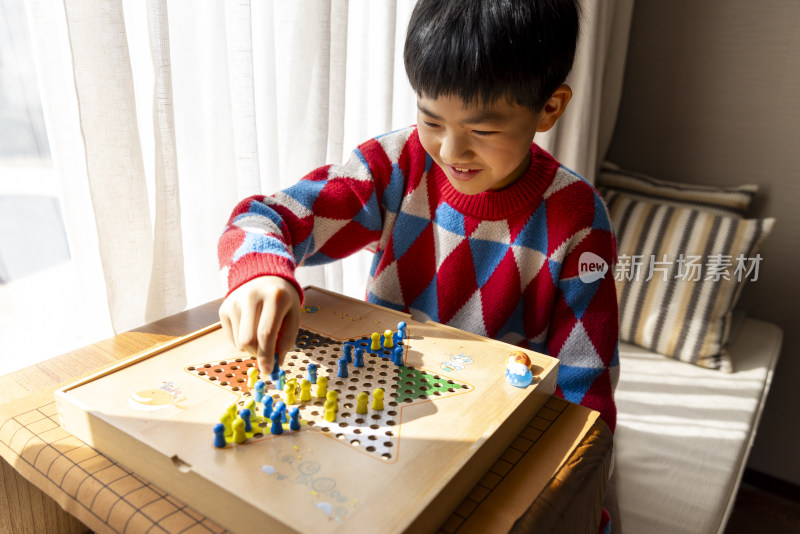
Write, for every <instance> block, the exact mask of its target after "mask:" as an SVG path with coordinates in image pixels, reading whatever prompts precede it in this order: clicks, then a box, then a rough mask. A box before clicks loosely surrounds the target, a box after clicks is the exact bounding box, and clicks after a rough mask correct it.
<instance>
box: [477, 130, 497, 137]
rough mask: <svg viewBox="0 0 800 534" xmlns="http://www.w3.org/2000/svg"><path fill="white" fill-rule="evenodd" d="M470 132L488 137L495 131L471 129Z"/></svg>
mask: <svg viewBox="0 0 800 534" xmlns="http://www.w3.org/2000/svg"><path fill="white" fill-rule="evenodd" d="M472 133H474V134H475V135H480V136H482V137H488V136H490V135H494V134H496V133H497V132H493V131H487V130H472Z"/></svg>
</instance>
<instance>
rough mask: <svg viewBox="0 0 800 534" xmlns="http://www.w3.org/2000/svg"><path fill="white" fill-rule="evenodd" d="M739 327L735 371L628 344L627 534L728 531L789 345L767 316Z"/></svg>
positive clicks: (620, 490) (622, 507)
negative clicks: (781, 355) (783, 352)
mask: <svg viewBox="0 0 800 534" xmlns="http://www.w3.org/2000/svg"><path fill="white" fill-rule="evenodd" d="M737 330H738V332H735V334H734V336H735V337H733V338H732V341H731V343H730V344H729V350H730V355H731V359H732V360H733V368H734V369H735V370H736V372H734V373H732V374H728V373H720V372H719V371H714V370H710V369H703V368H701V367H697V366H695V365H690V364H686V363H682V362H680V361H677V360H673V359H669V358H665V357H664V356H661V355H658V354H655V353H652V352H649V351H648V350H646V349H643V348H639V347H636V346H634V345H630V344H627V343H621V344H620V380H619V384H618V386H617V389H616V401H617V409H618V416H617V417H618V418H617V428H616V433H615V440H614V441H615V452H616V455H615V456H616V457H615V466H614V470H615V473H614V477H615V479H616V490H617V500H618V504H619V512H620V526H621V527H622V532H623V533H632V534H636V533H647V534H658V533H662V532H663V533H669V534H675V533H698V534H699V533H702V534H708V533H713V532H722V531H723V530H724V527H725V523H726V521H727V519H728V516H729V515H730V510H731V507H732V504H733V500H734V498H735V496H736V492H737V490H738V487H739V482H740V480H741V475H742V471H743V470H744V466H745V463H746V461H747V456H748V454H749V452H750V448H751V446H752V443H753V438H754V436H755V431H756V428H757V426H758V421H759V419H760V416H761V411H762V408H763V405H764V401H765V399H766V394H767V392H768V390H769V385H770V382H771V379H772V372H773V369H774V367H775V363H776V361H777V358H778V354H779V352H780V347H781V341H782V332H781V330H780V329H779V328H778V327H777V326H775V325H773V324H771V323H766V322H764V321H759V320H757V319H750V318H747V319H744V321H743V322H742V324H741V328H738V329H737Z"/></svg>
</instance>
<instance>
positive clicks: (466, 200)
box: [428, 143, 560, 220]
mask: <svg viewBox="0 0 800 534" xmlns="http://www.w3.org/2000/svg"><path fill="white" fill-rule="evenodd" d="M559 166H560V165H559V163H558V162H557V161H556V160H555V158H553V156H551V155H550V154H549V153H548V152H547V151H545V150H544V149H542V148H541V147H539V146H538V145H536V144H535V143H534V144H532V145H531V162H530V165H528V168H527V169H526V170H525V172H524V173H522V176H520V177H519V179H518V180H517V181H516V182H514V183H513V184H511V185H510V186H508V187H506V188H505V189H501V190H500V191H485V192H483V193H478V194H477V195H465V194H463V193H459V192H458V191H457V190H456V189H455V188H454V187H453V186H452V185H451V184H450V180H448V179H447V176H446V175H445V174H444V171H443V170H442V169H441V168H440V167H439V166H438V165H437V164H436V163H434V164H433V165H432V166H431V169H430V172H429V174H428V175H429V176H430V177H432V178H433V179H434V180H435V181H436V186H437V189H438V190H439V193H440V194H441V199H442V200H444V201H445V202H447V203H448V204H449V205H450V206H452V207H453V208H454V209H456V210H458V211H460V212H461V213H463V214H464V215H471V216H473V217H479V218H481V219H489V220H498V219H505V218H507V217H509V216H510V215H512V214H514V213H516V212H517V211H519V210H521V209H523V208H525V207H526V206H530V205H531V204H532V203H536V204H538V203H539V202H540V201H541V198H542V195H543V194H544V192H545V191H546V190H547V188H548V187H550V184H551V183H552V182H553V178H554V177H555V174H556V171H557V170H558V168H559Z"/></svg>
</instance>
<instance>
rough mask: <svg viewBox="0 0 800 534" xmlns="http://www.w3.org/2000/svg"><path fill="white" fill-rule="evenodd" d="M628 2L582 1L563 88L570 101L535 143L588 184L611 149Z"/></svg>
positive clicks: (630, 8)
mask: <svg viewBox="0 0 800 534" xmlns="http://www.w3.org/2000/svg"><path fill="white" fill-rule="evenodd" d="M633 2H634V0H602V1H596V0H582V1H581V7H582V10H583V19H582V20H581V37H580V40H579V41H578V50H577V52H576V54H575V65H574V66H573V68H572V72H571V73H570V76H569V79H568V80H567V83H568V84H569V86H570V87H571V88H572V94H573V96H572V100H571V101H570V103H569V106H567V111H566V112H565V113H564V115H562V116H561V118H560V119H559V121H558V122H557V123H556V125H555V127H554V128H553V129H552V130H550V131H549V132H547V133H545V134H543V135H541V136H539V137H537V142H538V143H539V145H541V146H542V148H544V149H545V150H548V151H549V152H550V153H552V154H553V155H555V156H556V157H557V158H558V160H559V161H560V162H561V163H562V164H564V165H566V166H567V167H569V168H570V169H572V170H574V171H575V172H577V173H578V174H580V175H581V176H583V177H584V178H586V179H587V180H589V181H590V182H592V183H594V179H595V177H596V176H597V170H598V169H599V167H600V164H601V163H602V161H603V158H604V157H605V154H606V152H607V151H608V147H609V145H610V144H611V136H612V134H613V133H614V124H615V123H616V119H617V109H618V108H619V99H620V97H621V96H622V79H623V74H624V71H625V56H626V54H627V50H628V35H629V30H630V25H631V18H632V16H633Z"/></svg>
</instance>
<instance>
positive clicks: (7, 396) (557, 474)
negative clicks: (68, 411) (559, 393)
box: [0, 301, 612, 533]
mask: <svg viewBox="0 0 800 534" xmlns="http://www.w3.org/2000/svg"><path fill="white" fill-rule="evenodd" d="M219 305H220V301H213V302H210V303H208V304H205V305H202V306H198V307H196V308H193V309H190V310H187V311H184V312H181V313H179V314H176V315H174V316H171V317H167V318H165V319H162V320H160V321H155V322H153V323H150V324H148V325H145V326H143V327H141V328H137V329H135V330H132V331H130V332H125V333H123V334H119V335H117V336H114V337H112V338H109V339H106V340H104V341H100V342H98V343H95V344H93V345H89V346H87V347H84V348H81V349H78V350H75V351H72V352H69V353H67V354H64V355H62V356H59V357H57V358H53V359H51V360H48V361H45V362H42V363H40V364H37V365H34V366H31V367H28V368H25V369H22V370H20V371H17V372H14V373H11V374H9V375H5V376H0V403H3V404H2V405H0V457H2V459H1V460H0V532H13V533H28V532H30V533H38V532H54V533H61V532H64V533H72V532H75V533H82V532H87V531H90V530H94V531H99V532H102V531H114V530H113V529H111V528H110V527H108V523H114V522H115V521H116V523H115V524H116V525H117V529H118V530H120V531H126V532H139V531H144V530H149V531H152V532H180V531H186V532H223V531H224V529H222V528H220V527H219V526H218V525H216V524H214V523H213V522H212V521H211V520H209V519H207V518H205V517H204V516H203V515H202V514H200V513H198V512H197V511H195V510H193V509H192V508H191V507H190V506H187V505H186V504H184V503H182V502H180V501H177V500H176V499H174V498H172V497H171V496H170V495H167V494H166V493H164V492H163V491H161V490H159V488H156V487H154V486H152V485H151V484H149V483H148V482H147V481H146V480H142V479H141V478H140V477H137V476H136V475H135V474H134V473H130V472H129V471H125V470H124V468H122V467H121V466H117V465H115V464H114V463H113V462H110V461H109V460H107V459H106V458H105V457H103V456H102V455H99V454H98V453H97V452H96V451H94V450H93V449H91V448H89V447H88V446H86V445H85V444H82V443H81V442H78V440H77V439H76V438H74V437H72V436H70V435H68V434H66V433H65V432H64V431H63V430H61V429H60V428H57V424H56V420H57V417H56V414H55V408H54V402H53V391H54V390H55V389H56V388H57V387H60V386H62V385H65V384H67V383H70V382H73V381H76V380H78V379H80V378H82V377H85V376H88V375H90V374H92V373H94V372H97V371H98V370H99V369H101V368H103V367H105V366H110V365H112V364H114V363H116V362H117V361H119V360H121V359H125V358H127V357H129V356H131V355H133V354H136V353H138V352H141V351H144V350H148V349H151V348H153V347H155V346H157V345H159V344H162V343H165V342H167V341H170V340H172V339H174V338H175V337H178V336H182V335H185V334H188V333H190V332H193V331H195V330H198V329H200V328H202V327H205V326H207V325H209V324H212V323H214V322H216V321H217V320H218V315H217V311H218V309H219ZM23 442H24V443H23ZM565 443H570V446H569V447H566V446H565V445H564V444H565ZM611 446H612V439H611V434H610V432H609V430H608V427H606V425H605V424H603V423H602V421H600V420H599V419H598V418H597V413H596V412H592V411H590V410H587V409H585V408H583V407H581V406H577V405H574V404H572V403H568V402H566V401H563V400H561V399H556V398H553V399H551V401H550V402H549V403H548V405H547V407H546V408H544V409H542V410H541V412H540V414H539V415H537V417H536V418H534V419H533V420H532V421H531V423H530V424H529V425H528V426H527V427H526V428H525V430H523V432H522V433H521V434H520V436H519V438H518V439H517V440H516V441H515V442H514V443H513V444H512V445H511V446H510V447H509V449H508V450H507V451H506V453H505V454H504V455H503V456H502V457H501V459H500V460H498V462H497V463H496V464H495V466H494V467H493V468H492V469H491V470H490V472H489V473H487V474H486V476H485V477H484V479H483V480H482V481H481V482H480V483H479V484H478V485H477V486H476V487H475V489H474V490H473V491H472V493H470V495H469V496H468V497H467V498H466V499H465V500H464V502H463V503H462V504H461V506H459V508H458V509H457V510H456V512H454V514H453V515H452V516H451V517H450V519H449V520H448V521H446V522H445V524H444V525H442V527H441V531H442V532H448V533H452V532H459V533H461V532H487V531H509V530H511V531H519V532H525V531H529V530H536V531H537V532H570V533H571V532H592V533H595V532H597V519H599V513H600V508H601V507H602V502H603V497H604V492H605V481H606V480H607V478H608V470H609V464H610V456H611ZM48 454H50V456H48ZM51 457H52V458H51ZM543 470H544V471H543ZM62 471H64V472H63V473H62ZM87 480H88V482H87ZM95 486H96V487H95ZM95 494H97V495H101V494H105V495H104V496H103V497H101V498H100V499H99V500H98V498H97V496H96V495H95ZM108 494H112V498H111V499H110V500H109V498H108ZM88 495H92V498H91V499H88V497H87V496H88ZM104 499H105V500H104ZM115 499H116V500H115ZM104 502H106V503H109V504H108V505H106V506H105V507H104V505H103V503H104ZM65 510H66V511H65ZM121 514H128V515H126V516H124V517H125V519H124V521H122V522H121V523H120V519H119V517H120V516H121ZM119 525H123V526H124V528H120V526H119Z"/></svg>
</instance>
